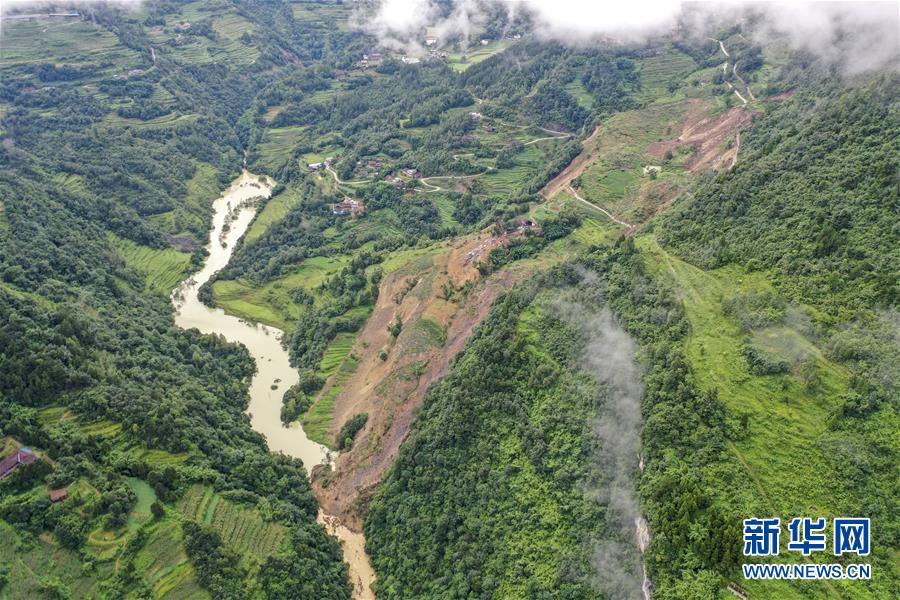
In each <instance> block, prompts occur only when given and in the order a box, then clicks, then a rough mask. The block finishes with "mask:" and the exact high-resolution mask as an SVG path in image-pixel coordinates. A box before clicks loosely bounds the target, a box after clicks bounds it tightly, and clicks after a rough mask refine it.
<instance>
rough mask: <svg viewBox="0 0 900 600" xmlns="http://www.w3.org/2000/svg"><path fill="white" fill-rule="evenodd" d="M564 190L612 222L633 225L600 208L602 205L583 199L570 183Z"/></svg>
mask: <svg viewBox="0 0 900 600" xmlns="http://www.w3.org/2000/svg"><path fill="white" fill-rule="evenodd" d="M566 191H567V192H569V193H570V194H572V196H574V197H575V199H576V200H580V201H582V202H584V203H585V204H587V205H588V206H590V207H591V208H594V209H597V210H599V211H600V212H602V213H603V214H604V215H606V216H607V217H609V219H610V220H611V221H613V222H614V223H618V224H619V225H622V226H624V227H628V228H629V229H631V228H632V227H634V225H632V224H630V223H626V222H625V221H623V220H621V219H619V218H617V217H616V216H615V215H613V214H612V213H611V212H609V211H608V210H606V209H605V208H602V207H600V206H597V205H596V204H594V203H593V202H590V201H588V200H585V199H584V198H582V197H581V196H579V195H578V192H576V191H575V188H573V187H572V186H571V185H567V186H566Z"/></svg>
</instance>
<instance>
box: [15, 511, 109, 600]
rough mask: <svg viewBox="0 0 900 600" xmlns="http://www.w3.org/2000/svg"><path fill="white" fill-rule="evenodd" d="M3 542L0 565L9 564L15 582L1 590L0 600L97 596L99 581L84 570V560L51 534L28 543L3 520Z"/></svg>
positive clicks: (32, 538) (31, 538)
mask: <svg viewBox="0 0 900 600" xmlns="http://www.w3.org/2000/svg"><path fill="white" fill-rule="evenodd" d="M0 540H3V543H0V564H4V565H9V567H10V572H9V581H11V582H13V581H14V582H15V585H10V584H7V585H6V586H5V587H4V588H3V589H2V590H0V598H3V599H4V600H7V599H9V600H33V599H34V598H42V597H49V596H50V595H51V594H54V593H59V594H61V595H62V596H61V597H65V596H66V595H71V596H72V597H76V598H90V597H93V596H94V594H96V592H97V582H96V580H95V579H93V578H92V577H91V575H90V573H86V572H84V571H83V569H82V560H81V557H80V556H79V555H78V554H77V553H75V552H72V551H70V550H66V549H65V548H62V547H60V546H59V545H58V544H57V543H56V542H55V541H54V538H53V537H52V536H51V535H49V534H43V535H40V536H37V537H31V536H29V539H28V540H25V539H23V537H22V536H21V535H20V534H19V532H18V531H16V529H15V528H14V527H12V526H10V525H8V524H6V523H5V522H3V521H0ZM63 581H64V582H65V584H63V583H62V582H63Z"/></svg>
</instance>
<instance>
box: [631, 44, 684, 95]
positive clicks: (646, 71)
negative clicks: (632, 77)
mask: <svg viewBox="0 0 900 600" xmlns="http://www.w3.org/2000/svg"><path fill="white" fill-rule="evenodd" d="M696 68H697V63H695V62H694V59H692V58H691V57H690V56H688V55H687V54H685V53H684V52H679V51H677V50H674V49H670V50H669V51H668V52H666V53H665V54H661V55H659V56H652V57H649V58H645V59H643V60H642V61H641V71H640V75H641V88H642V89H641V93H640V97H641V99H643V100H653V99H657V98H661V97H664V96H668V95H670V93H671V92H670V91H669V86H670V85H672V86H680V85H681V84H682V83H683V81H684V78H685V76H686V75H688V74H689V73H691V72H692V71H694V70H695V69H696Z"/></svg>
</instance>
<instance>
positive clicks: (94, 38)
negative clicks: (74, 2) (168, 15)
mask: <svg viewBox="0 0 900 600" xmlns="http://www.w3.org/2000/svg"><path fill="white" fill-rule="evenodd" d="M39 62H54V63H66V64H69V65H73V66H76V65H82V66H85V65H97V66H99V65H110V67H108V68H109V69H110V70H109V72H110V73H113V72H116V71H118V70H122V71H124V70H128V69H131V68H135V67H137V66H140V65H141V64H142V63H143V60H142V58H141V56H140V54H138V53H137V52H135V51H134V50H131V49H129V48H125V47H123V46H121V45H120V44H119V43H118V39H117V38H116V36H115V35H114V34H112V33H111V32H109V31H106V30H104V29H101V28H99V27H96V26H94V25H92V24H91V23H88V22H86V21H82V20H80V19H74V18H47V19H35V20H27V21H15V22H9V21H4V23H3V43H2V44H0V66H7V65H13V64H23V63H39Z"/></svg>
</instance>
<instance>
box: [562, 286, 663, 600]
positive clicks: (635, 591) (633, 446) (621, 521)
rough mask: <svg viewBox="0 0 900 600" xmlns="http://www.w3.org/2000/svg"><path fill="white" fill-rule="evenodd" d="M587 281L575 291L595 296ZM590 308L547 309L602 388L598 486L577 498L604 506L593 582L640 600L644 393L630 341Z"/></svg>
mask: <svg viewBox="0 0 900 600" xmlns="http://www.w3.org/2000/svg"><path fill="white" fill-rule="evenodd" d="M595 278H596V276H595V275H594V274H593V273H590V272H587V271H585V272H584V274H583V282H582V285H583V289H585V290H595V289H596V284H595ZM588 293H589V294H590V293H592V292H591V291H589V292H588ZM597 301H598V302H599V300H597ZM591 305H594V302H590V303H589V304H585V303H583V302H572V301H563V302H559V303H558V304H557V305H556V306H555V308H556V311H557V313H558V314H559V315H560V317H561V318H562V319H563V320H564V321H565V322H567V323H569V324H570V325H571V326H572V327H574V328H575V329H576V330H577V331H578V332H579V333H580V334H581V337H582V338H583V339H584V341H585V345H584V349H583V352H582V365H583V367H584V369H585V370H586V371H587V372H589V373H590V374H592V375H593V376H594V377H595V378H596V379H597V381H599V382H600V383H602V384H603V386H604V388H605V394H604V399H605V401H604V403H603V406H602V408H601V409H600V414H599V415H598V417H597V419H596V421H595V422H594V423H593V430H594V434H595V435H596V436H597V441H598V451H597V453H596V456H595V457H594V460H595V464H594V467H595V469H593V471H594V472H595V473H596V474H597V475H596V476H597V478H598V480H596V481H592V482H591V483H590V484H589V485H588V486H587V489H586V490H585V493H586V494H588V496H590V497H592V498H594V499H596V500H597V501H598V502H600V503H602V504H603V505H605V506H606V507H607V525H608V526H609V529H610V532H611V535H610V536H608V537H607V538H606V539H602V540H594V541H593V548H592V554H591V565H592V566H593V571H594V572H593V575H592V579H593V583H594V585H595V586H596V587H597V588H598V589H599V590H600V591H602V592H603V593H604V595H605V596H606V597H608V598H611V599H612V600H631V599H634V598H640V597H641V596H642V595H643V585H644V582H645V576H644V569H643V564H642V560H641V552H643V550H644V546H645V545H646V543H647V539H646V537H645V536H646V523H645V522H644V519H643V517H642V516H641V511H640V503H639V502H638V499H637V494H636V492H635V481H634V477H635V474H636V472H637V469H638V459H639V456H640V431H641V398H642V397H643V395H644V388H643V384H642V383H641V372H640V367H639V366H638V363H637V361H636V358H635V355H636V353H637V345H636V344H635V342H634V340H632V339H631V336H629V335H628V333H627V332H626V331H625V330H624V329H623V328H622V326H621V325H619V324H618V323H617V322H616V320H615V317H614V316H613V314H612V312H611V311H610V310H609V309H608V308H603V309H600V310H596V309H592V308H591Z"/></svg>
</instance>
